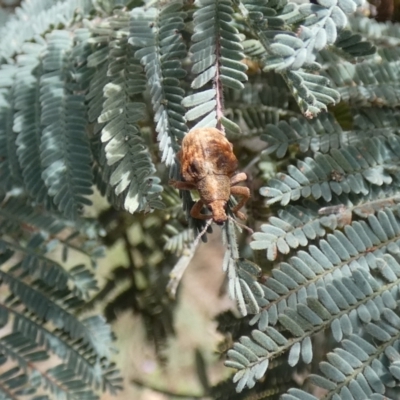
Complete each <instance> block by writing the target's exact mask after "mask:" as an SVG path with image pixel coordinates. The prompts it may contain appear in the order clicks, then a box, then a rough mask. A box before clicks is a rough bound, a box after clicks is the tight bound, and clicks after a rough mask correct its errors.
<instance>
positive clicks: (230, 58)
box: [182, 0, 247, 128]
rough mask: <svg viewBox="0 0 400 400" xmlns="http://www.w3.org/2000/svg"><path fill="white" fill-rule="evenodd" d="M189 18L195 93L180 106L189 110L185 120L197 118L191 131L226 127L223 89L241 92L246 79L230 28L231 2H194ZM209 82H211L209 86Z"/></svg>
mask: <svg viewBox="0 0 400 400" xmlns="http://www.w3.org/2000/svg"><path fill="white" fill-rule="evenodd" d="M195 5H196V6H197V7H198V8H197V10H196V11H195V13H194V15H193V23H194V34H193V36H192V41H193V45H192V46H191V48H190V52H191V53H192V62H193V65H192V74H193V75H194V79H193V81H192V83H191V87H192V89H194V90H195V92H194V93H193V94H191V95H189V96H187V97H185V98H184V100H183V102H182V104H183V105H184V106H185V107H187V108H190V110H189V111H188V112H187V113H186V119H187V120H188V121H194V120H198V119H200V118H201V119H200V120H199V121H198V122H197V123H196V125H195V128H200V127H206V126H211V127H218V128H221V126H220V123H222V125H224V126H225V125H227V126H228V127H229V126H230V125H229V121H227V120H226V119H225V117H224V116H223V114H222V112H223V88H225V87H227V88H232V89H237V90H242V89H243V88H244V86H243V83H242V82H245V81H246V80H247V75H246V74H245V71H246V70H247V66H246V65H245V64H243V63H242V62H241V60H242V59H243V58H244V55H243V47H242V45H241V43H240V36H239V34H238V31H237V29H236V28H235V27H234V26H233V25H232V21H233V8H232V2H231V0H218V1H214V0H196V1H195ZM210 82H213V84H212V87H210Z"/></svg>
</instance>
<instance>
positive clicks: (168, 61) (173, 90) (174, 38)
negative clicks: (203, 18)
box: [129, 1, 187, 165]
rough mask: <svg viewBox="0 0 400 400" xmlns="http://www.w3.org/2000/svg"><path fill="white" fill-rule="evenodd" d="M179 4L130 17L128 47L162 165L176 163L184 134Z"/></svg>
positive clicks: (183, 54) (183, 55)
mask: <svg viewBox="0 0 400 400" xmlns="http://www.w3.org/2000/svg"><path fill="white" fill-rule="evenodd" d="M181 8H182V4H181V2H179V1H177V2H172V3H170V4H168V5H166V6H165V7H163V8H162V9H161V10H157V9H155V8H150V9H149V10H148V11H147V12H146V14H145V15H141V13H139V14H138V15H136V14H135V13H133V17H132V19H131V32H130V34H131V36H130V38H129V43H130V44H131V45H132V46H133V47H134V48H135V50H136V49H138V50H136V52H135V57H136V58H138V59H139V60H140V61H141V63H142V64H143V66H144V68H145V71H146V76H147V84H148V85H149V90H150V95H151V101H152V105H153V111H154V122H155V129H156V131H157V133H158V136H157V139H158V141H159V145H160V151H161V153H162V154H161V161H163V162H165V163H166V165H171V164H174V163H175V155H176V152H177V149H178V140H181V139H182V138H183V136H184V135H185V133H186V132H187V127H186V123H185V118H184V115H185V109H184V107H183V106H182V105H181V103H182V99H183V95H184V93H185V92H184V90H183V89H182V88H180V87H179V79H182V78H184V77H185V75H186V72H185V71H184V70H183V69H182V67H181V62H180V60H181V59H182V58H184V57H185V56H186V54H187V52H186V48H185V44H184V43H183V40H182V38H181V37H180V36H179V35H177V32H179V31H180V30H181V29H182V28H183V27H184V23H183V20H184V17H185V14H184V13H183V12H181Z"/></svg>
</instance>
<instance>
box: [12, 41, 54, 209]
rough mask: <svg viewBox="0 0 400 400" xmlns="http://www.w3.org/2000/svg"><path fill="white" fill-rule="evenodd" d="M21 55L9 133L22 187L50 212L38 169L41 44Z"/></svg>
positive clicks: (43, 182) (29, 48)
mask: <svg viewBox="0 0 400 400" xmlns="http://www.w3.org/2000/svg"><path fill="white" fill-rule="evenodd" d="M24 50H25V52H24V54H23V55H20V56H19V58H18V70H17V73H16V79H15V89H14V92H15V103H16V107H15V114H14V124H13V130H14V132H15V133H16V134H17V138H16V144H17V155H18V161H19V164H20V166H21V169H22V177H23V180H24V186H25V189H26V191H27V193H28V195H29V196H31V197H32V198H33V199H34V200H35V201H37V202H38V203H44V204H45V205H46V206H47V208H49V209H51V208H54V206H53V202H52V199H51V197H50V196H49V194H48V190H47V187H46V184H45V181H44V179H43V178H42V172H43V170H42V168H41V158H40V155H41V151H40V146H41V139H42V126H41V121H40V119H41V111H42V110H41V107H40V78H41V76H42V74H44V71H43V65H42V63H41V62H40V59H41V53H43V51H44V50H45V48H44V45H43V44H35V43H32V44H30V45H26V46H25V48H24Z"/></svg>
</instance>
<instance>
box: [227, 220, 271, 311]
mask: <svg viewBox="0 0 400 400" xmlns="http://www.w3.org/2000/svg"><path fill="white" fill-rule="evenodd" d="M222 232H223V241H224V243H225V244H226V246H227V250H226V252H225V256H224V261H223V264H222V269H223V271H225V272H226V274H227V276H228V292H229V296H230V297H231V299H233V300H235V301H236V304H237V306H238V309H239V311H240V313H241V315H242V316H246V315H248V314H258V313H259V312H260V307H264V306H265V305H266V304H267V303H268V302H266V301H265V300H264V299H263V290H262V287H261V285H260V284H259V283H258V282H257V280H256V278H257V277H258V276H259V275H260V273H261V269H260V268H259V267H258V265H256V264H254V263H253V262H251V261H248V260H245V259H243V258H239V250H238V245H237V239H236V232H235V225H234V223H233V222H232V221H231V220H229V221H227V222H226V223H225V225H224V229H223V231H222Z"/></svg>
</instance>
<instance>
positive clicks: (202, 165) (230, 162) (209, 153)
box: [170, 128, 250, 224]
mask: <svg viewBox="0 0 400 400" xmlns="http://www.w3.org/2000/svg"><path fill="white" fill-rule="evenodd" d="M178 158H179V161H180V163H181V173H182V178H183V181H171V182H170V184H171V185H172V186H174V187H175V188H177V189H181V190H195V189H197V190H198V192H199V195H200V200H199V201H197V203H195V204H194V206H193V208H192V210H191V211H190V215H191V216H192V217H193V218H197V219H209V218H212V219H213V221H214V222H215V223H217V224H222V223H224V222H225V221H226V220H227V218H228V217H227V215H226V211H225V209H226V204H227V202H228V200H229V196H230V195H231V194H232V195H238V196H242V199H241V200H240V202H239V203H238V204H237V205H236V206H235V207H234V208H233V209H232V211H233V213H234V214H235V215H236V216H237V217H238V218H240V219H246V216H245V215H244V214H243V213H241V212H240V211H239V210H240V209H241V208H242V207H243V206H244V204H245V203H246V202H247V200H248V199H249V197H250V190H249V188H247V187H243V186H236V185H237V184H238V183H239V182H243V181H245V180H246V179H247V175H246V174H245V173H244V172H241V173H237V174H236V170H237V167H238V161H237V158H236V156H235V154H233V146H232V144H231V143H230V142H229V141H228V140H227V139H226V137H225V136H224V135H223V134H222V133H221V132H220V131H219V130H218V129H216V128H198V129H194V130H192V131H190V132H189V133H188V134H187V135H186V136H185V137H184V139H183V141H182V147H181V150H180V152H179V153H178ZM203 206H206V207H207V208H208V209H209V210H210V211H211V213H212V214H211V215H206V214H202V213H201V210H202V208H203Z"/></svg>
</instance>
